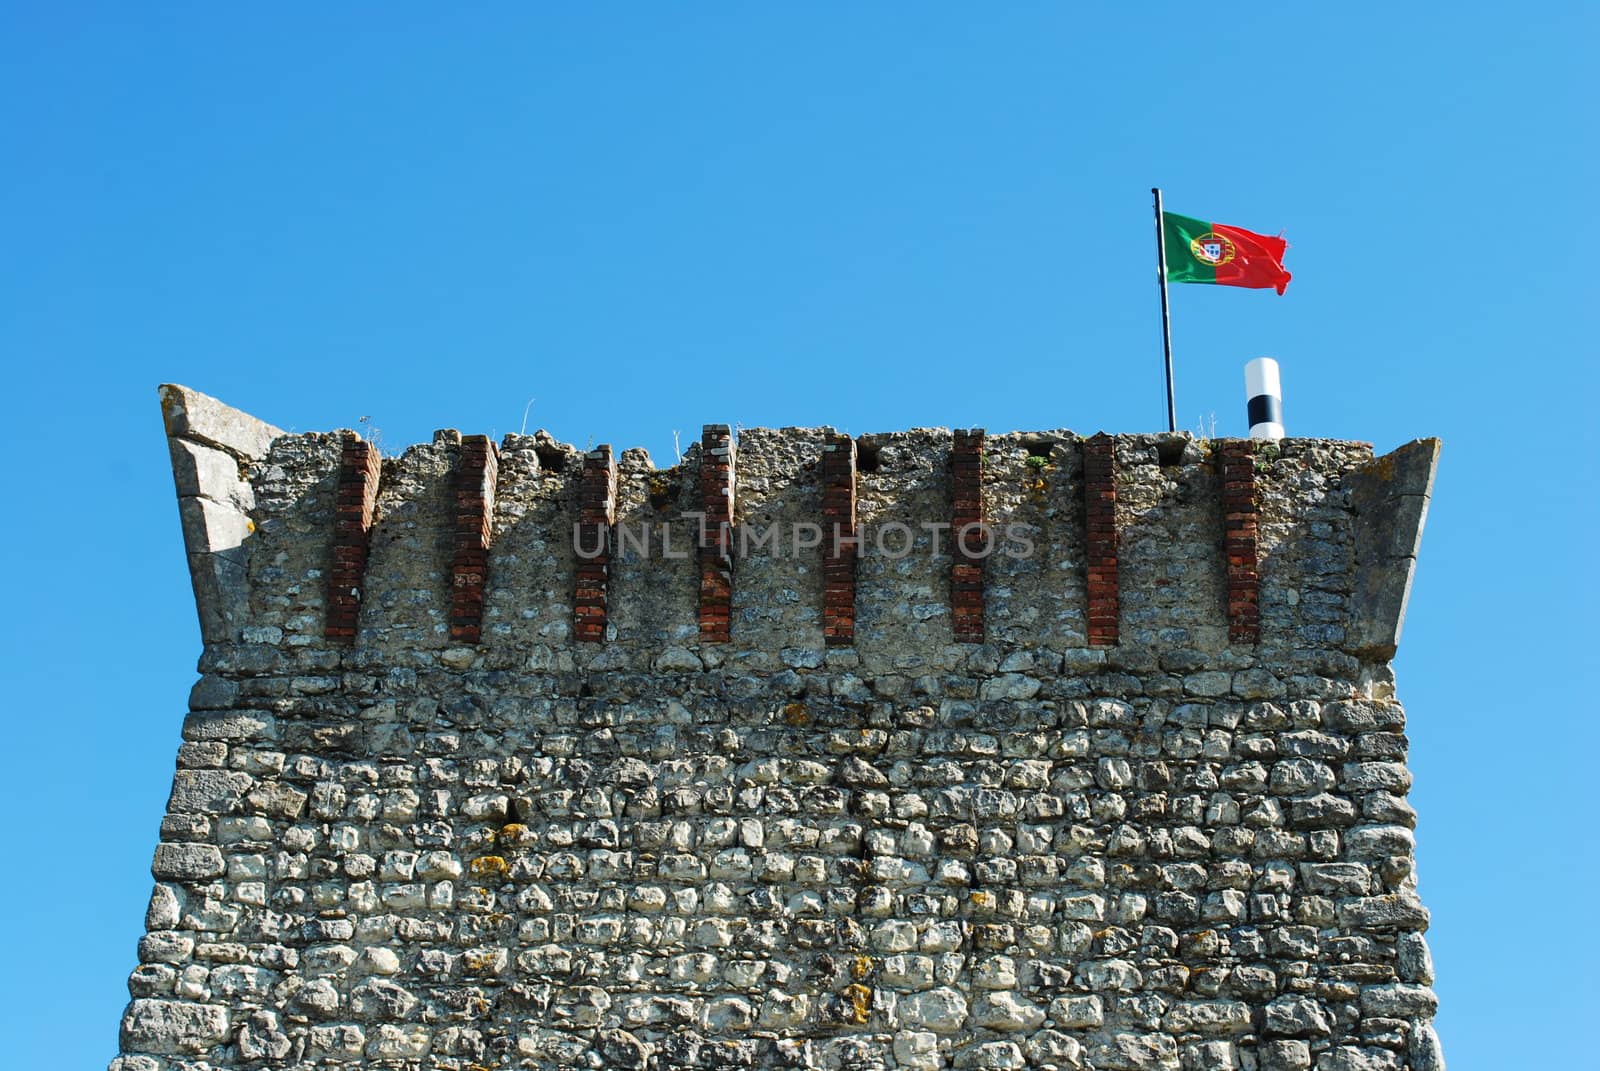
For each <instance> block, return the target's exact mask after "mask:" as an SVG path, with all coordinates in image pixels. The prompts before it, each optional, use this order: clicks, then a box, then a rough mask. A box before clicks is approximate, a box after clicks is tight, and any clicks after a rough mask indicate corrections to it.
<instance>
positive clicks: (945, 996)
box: [898, 986, 967, 1034]
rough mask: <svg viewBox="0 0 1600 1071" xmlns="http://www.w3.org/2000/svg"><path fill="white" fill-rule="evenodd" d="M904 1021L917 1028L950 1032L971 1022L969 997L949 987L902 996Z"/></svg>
mask: <svg viewBox="0 0 1600 1071" xmlns="http://www.w3.org/2000/svg"><path fill="white" fill-rule="evenodd" d="M898 1010H899V1015H900V1021H901V1022H902V1023H904V1024H905V1025H906V1026H908V1027H910V1028H911V1029H913V1030H915V1029H918V1028H922V1029H927V1030H932V1031H933V1032H935V1033H938V1034H950V1033H954V1032H955V1031H957V1030H960V1029H961V1028H962V1026H963V1025H965V1024H966V1021H967V999H966V997H964V996H962V995H961V993H960V992H959V991H958V990H955V989H952V988H950V987H949V986H941V987H939V988H938V989H930V990H928V991H927V992H926V993H914V994H912V995H911V996H908V997H902V998H901V1000H900V1003H899V1005H898Z"/></svg>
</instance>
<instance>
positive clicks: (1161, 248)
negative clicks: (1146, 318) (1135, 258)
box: [1150, 187, 1178, 431]
mask: <svg viewBox="0 0 1600 1071" xmlns="http://www.w3.org/2000/svg"><path fill="white" fill-rule="evenodd" d="M1150 192H1151V193H1153V194H1155V195H1156V281H1157V282H1158V283H1159V284H1160V286H1161V346H1162V350H1163V352H1164V353H1165V354H1166V358H1167V430H1168V431H1177V430H1178V407H1177V403H1176V402H1175V401H1174V400H1173V397H1172V314H1171V313H1170V312H1169V311H1168V309H1167V242H1166V236H1165V234H1164V233H1163V231H1162V227H1161V189H1160V187H1154V188H1152V189H1151V190H1150Z"/></svg>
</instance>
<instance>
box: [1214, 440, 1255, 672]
mask: <svg viewBox="0 0 1600 1071" xmlns="http://www.w3.org/2000/svg"><path fill="white" fill-rule="evenodd" d="M1222 531H1223V537H1222V541H1223V549H1224V552H1225V553H1226V554H1227V556H1228V639H1229V640H1230V641H1232V642H1234V643H1252V644H1253V643H1255V642H1256V641H1257V640H1259V639H1260V638H1261V604H1260V573H1259V569H1260V565H1259V562H1258V561H1257V557H1256V456H1255V444H1254V443H1253V442H1251V441H1250V440H1249V439H1228V440H1226V441H1225V442H1223V444H1222Z"/></svg>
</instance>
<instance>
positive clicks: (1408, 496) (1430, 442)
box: [1345, 439, 1439, 661]
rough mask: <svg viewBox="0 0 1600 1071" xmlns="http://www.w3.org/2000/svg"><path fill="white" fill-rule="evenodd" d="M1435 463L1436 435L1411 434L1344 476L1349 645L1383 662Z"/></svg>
mask: <svg viewBox="0 0 1600 1071" xmlns="http://www.w3.org/2000/svg"><path fill="white" fill-rule="evenodd" d="M1438 467H1439V440H1438V439H1416V440H1413V441H1412V442H1409V443H1406V444H1405V445H1404V446H1402V447H1399V448H1398V449H1396V450H1394V451H1392V452H1391V453H1388V454H1385V455H1384V456H1383V457H1380V458H1377V459H1376V460H1374V461H1371V462H1369V463H1368V464H1366V465H1364V466H1362V467H1361V468H1360V469H1358V470H1356V471H1355V472H1352V473H1351V474H1350V475H1348V476H1347V477H1345V487H1346V488H1347V489H1348V490H1349V492H1350V506H1351V509H1352V511H1353V512H1354V515H1355V520H1354V526H1355V533H1354V534H1355V558H1356V560H1355V571H1354V575H1355V592H1354V595H1353V597H1352V598H1351V609H1350V644H1351V647H1352V649H1353V650H1355V651H1357V652H1359V653H1361V654H1363V655H1366V656H1368V657H1371V658H1377V659H1382V660H1385V661H1387V660H1388V659H1391V658H1393V657H1394V654H1395V651H1396V650H1397V649H1398V647H1399V645H1400V629H1401V627H1402V625H1404V623H1405V617H1406V603H1407V602H1408V600H1409V599H1410V597H1411V579H1412V576H1413V575H1414V573H1415V572H1416V567H1417V552H1418V550H1419V548H1420V547H1421V544H1422V528H1423V525H1424V523H1426V521H1427V519H1428V502H1429V500H1430V499H1431V498H1432V497H1433V479H1434V474H1435V473H1436V472H1437V471H1438Z"/></svg>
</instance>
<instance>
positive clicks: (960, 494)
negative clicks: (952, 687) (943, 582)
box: [950, 428, 992, 643]
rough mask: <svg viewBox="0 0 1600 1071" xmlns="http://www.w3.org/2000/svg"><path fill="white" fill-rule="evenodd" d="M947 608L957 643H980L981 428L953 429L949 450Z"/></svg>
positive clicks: (983, 551)
mask: <svg viewBox="0 0 1600 1071" xmlns="http://www.w3.org/2000/svg"><path fill="white" fill-rule="evenodd" d="M950 506H951V515H950V524H951V527H952V530H953V531H954V532H955V561H954V562H953V563H952V564H951V566H950V611H951V616H952V622H953V624H954V626H955V638H956V642H957V643H982V642H983V638H984V633H983V564H984V561H985V560H986V559H987V557H988V554H987V551H988V550H989V549H991V547H992V542H991V540H990V539H989V537H988V535H987V533H986V532H985V531H984V529H983V524H984V517H983V429H982V428H973V429H971V430H970V431H957V432H956V434H955V443H954V445H953V446H952V447H951V451H950Z"/></svg>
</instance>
